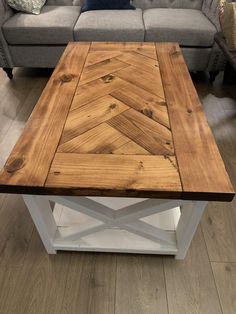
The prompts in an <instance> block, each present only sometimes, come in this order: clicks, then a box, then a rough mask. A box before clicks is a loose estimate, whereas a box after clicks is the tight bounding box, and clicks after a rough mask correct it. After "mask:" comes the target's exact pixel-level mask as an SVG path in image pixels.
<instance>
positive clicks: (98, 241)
mask: <svg viewBox="0 0 236 314" xmlns="http://www.w3.org/2000/svg"><path fill="white" fill-rule="evenodd" d="M179 217H180V208H179V207H175V208H173V209H170V210H168V211H165V212H161V213H157V214H154V215H151V216H148V217H145V218H143V219H141V220H143V221H144V222H146V223H148V224H150V225H151V226H154V227H157V228H161V229H163V230H165V231H167V232H168V233H169V234H170V236H171V237H172V239H173V245H168V244H163V243H157V242H154V241H152V240H149V239H146V238H144V237H142V236H138V235H136V234H133V233H131V232H128V231H126V230H123V229H120V228H113V229H104V230H102V231H99V232H96V233H93V234H90V235H88V236H85V237H81V238H80V239H76V240H73V241H71V240H65V239H63V238H65V237H68V236H70V235H71V234H73V233H75V232H76V231H81V230H86V228H91V227H94V226H97V225H99V224H100V223H101V222H99V221H96V220H95V219H94V218H91V217H89V216H87V215H84V214H81V213H79V212H76V211H74V210H72V209H70V208H68V207H65V206H62V205H59V204H57V205H56V207H55V209H54V218H55V221H56V223H57V226H58V227H57V228H58V229H57V232H56V235H55V238H54V240H53V246H54V248H55V250H74V251H94V252H117V253H137V254H139V253H140V254H143V253H145V254H170V255H175V254H176V253H177V245H176V236H175V230H176V227H177V224H178V220H179Z"/></svg>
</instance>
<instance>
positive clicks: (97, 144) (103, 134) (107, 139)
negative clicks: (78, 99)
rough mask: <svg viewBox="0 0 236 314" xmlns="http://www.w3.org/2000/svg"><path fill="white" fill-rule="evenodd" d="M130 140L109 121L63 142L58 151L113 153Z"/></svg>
mask: <svg viewBox="0 0 236 314" xmlns="http://www.w3.org/2000/svg"><path fill="white" fill-rule="evenodd" d="M129 142H130V139H129V138H128V137H126V136H124V135H123V134H122V133H120V132H119V131H117V130H116V129H114V128H112V127H111V126H109V125H108V124H107V123H102V124H99V125H98V126H97V127H94V128H92V129H90V130H89V131H87V132H85V133H83V134H82V135H79V136H77V137H74V138H73V139H72V140H70V141H68V142H66V143H64V144H61V145H60V146H59V147H58V150H57V152H59V153H90V154H111V153H114V151H116V150H117V149H119V148H120V146H121V147H123V146H124V145H125V144H127V143H129Z"/></svg>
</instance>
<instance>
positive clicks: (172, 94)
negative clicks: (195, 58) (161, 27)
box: [156, 43, 235, 201]
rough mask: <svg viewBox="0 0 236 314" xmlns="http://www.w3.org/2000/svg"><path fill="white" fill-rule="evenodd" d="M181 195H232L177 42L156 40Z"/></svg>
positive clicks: (218, 197) (220, 197)
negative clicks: (180, 184) (158, 41)
mask: <svg viewBox="0 0 236 314" xmlns="http://www.w3.org/2000/svg"><path fill="white" fill-rule="evenodd" d="M156 52H157V57H158V61H159V66H160V71H161V76H162V81H163V86H164V91H165V96H166V102H167V107H168V113H169V119H170V124H171V129H172V135H173V140H174V147H175V152H176V158H177V162H178V166H179V173H180V178H181V182H182V187H183V192H182V198H183V199H198V198H199V199H204V200H212V199H214V200H217V201H222V200H224V201H231V200H232V199H233V197H234V195H235V192H234V189H233V187H232V185H231V182H230V179H229V177H228V174H227V172H226V170H225V166H224V163H223V161H222V158H221V156H220V153H219V150H218V147H217V145H216V143H215V140H214V137H213V135H212V132H211V130H210V127H209V125H208V123H207V120H206V116H205V114H204V112H203V109H202V105H201V102H200V100H199V98H198V95H197V92H196V90H195V87H194V85H193V83H192V80H191V77H190V74H189V71H188V69H187V66H186V64H185V62H184V58H183V56H182V53H181V51H180V48H179V45H178V44H175V43H158V44H156Z"/></svg>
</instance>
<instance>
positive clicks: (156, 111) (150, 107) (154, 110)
mask: <svg viewBox="0 0 236 314" xmlns="http://www.w3.org/2000/svg"><path fill="white" fill-rule="evenodd" d="M111 95H112V96H113V97H115V98H117V99H118V100H120V101H122V102H124V103H125V104H127V105H129V106H130V107H131V108H133V109H135V110H137V111H139V112H141V113H143V114H144V115H146V116H147V117H149V118H152V119H153V120H155V121H156V122H158V123H160V124H163V125H164V126H166V127H167V128H169V129H170V123H169V117H168V111H167V106H166V103H165V102H164V101H158V99H157V97H156V96H155V95H153V94H151V93H148V92H146V91H145V90H144V89H142V88H139V87H137V86H135V85H133V84H129V85H128V86H127V87H125V88H120V89H116V90H114V91H112V92H111Z"/></svg>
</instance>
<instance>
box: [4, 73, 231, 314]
mask: <svg viewBox="0 0 236 314" xmlns="http://www.w3.org/2000/svg"><path fill="white" fill-rule="evenodd" d="M50 74H51V72H50V70H26V69H15V70H14V75H15V78H14V80H13V81H9V80H8V79H7V77H6V76H5V73H4V72H3V71H1V70H0V95H1V98H0V166H1V167H2V166H3V164H4V162H5V160H6V158H7V157H8V154H9V153H10V151H11V149H12V147H13V145H14V143H15V142H16V140H17V138H18V137H19V135H20V133H21V131H22V128H23V127H24V124H25V122H26V121H27V119H28V117H29V115H30V113H31V111H32V109H33V107H34V105H35V103H36V102H37V100H38V98H39V96H40V94H41V92H42V90H43V88H44V86H45V85H46V83H47V81H48V78H49V76H50ZM194 83H195V86H196V88H197V91H198V93H199V95H200V97H201V99H202V101H203V104H204V111H205V112H206V115H207V118H208V121H209V124H210V126H211V128H212V130H213V133H214V135H215V138H216V141H217V144H218V147H219V150H220V152H221V155H222V157H223V159H224V161H225V163H226V167H227V169H228V171H229V175H230V177H231V180H232V183H233V185H234V187H236V136H235V134H236V92H235V87H234V86H227V85H224V84H222V75H220V76H219V77H218V78H217V80H216V82H215V83H214V84H213V85H210V84H209V83H208V82H207V80H206V78H205V76H204V75H198V76H195V78H194ZM127 144H128V143H127ZM130 149H132V148H130ZM0 223H1V226H0V313H1V314H21V313H22V314H23V313H24V314H54V313H55V314H133V313H135V314H167V313H169V314H179V313H181V314H185V313H186V314H192V313H193V314H211V313H212V314H213V313H214V314H215V313H216V314H218V313H222V314H231V313H235V312H236V301H235V300H236V227H235V226H236V200H234V201H233V202H232V203H228V204H224V203H210V204H208V206H207V209H206V211H205V214H204V216H203V219H202V222H201V225H200V226H199V228H198V231H197V233H196V235H195V237H194V240H193V242H192V245H191V248H190V250H189V252H188V255H187V257H186V259H185V260H184V261H176V260H174V259H173V258H172V257H160V256H144V255H126V254H122V255H119V254H101V253H100V254H96V253H94V254H93V253H73V252H60V253H58V254H57V255H56V256H49V255H47V253H46V252H45V250H44V248H43V245H42V243H41V241H40V239H39V236H38V234H37V232H36V230H35V228H34V226H33V223H32V221H31V218H30V216H29V214H28V212H27V210H26V207H25V205H24V203H23V202H22V200H21V199H20V196H15V195H10V196H9V195H3V194H1V195H0Z"/></svg>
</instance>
